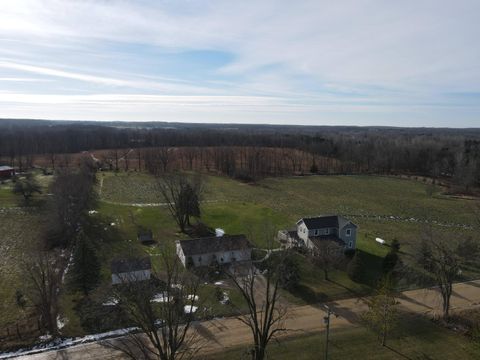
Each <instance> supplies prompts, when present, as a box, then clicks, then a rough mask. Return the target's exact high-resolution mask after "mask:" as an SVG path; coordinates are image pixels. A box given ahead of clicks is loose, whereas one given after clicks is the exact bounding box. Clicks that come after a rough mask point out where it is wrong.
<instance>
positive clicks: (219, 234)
mask: <svg viewBox="0 0 480 360" xmlns="http://www.w3.org/2000/svg"><path fill="white" fill-rule="evenodd" d="M223 235H225V230H223V229H220V228H216V229H215V236H216V237H222V236H223Z"/></svg>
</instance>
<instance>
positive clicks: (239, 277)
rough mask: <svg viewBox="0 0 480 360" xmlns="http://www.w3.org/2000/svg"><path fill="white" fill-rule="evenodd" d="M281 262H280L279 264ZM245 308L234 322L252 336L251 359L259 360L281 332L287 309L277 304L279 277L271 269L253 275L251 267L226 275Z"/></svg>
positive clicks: (278, 302)
mask: <svg viewBox="0 0 480 360" xmlns="http://www.w3.org/2000/svg"><path fill="white" fill-rule="evenodd" d="M280 263H281V262H280ZM227 274H228V276H229V277H230V278H231V280H232V281H233V283H234V285H235V287H236V288H237V289H238V290H239V291H240V293H241V295H242V297H243V299H244V300H245V302H246V303H247V305H248V313H247V314H245V315H240V316H239V317H238V319H239V320H240V321H241V322H243V323H244V324H245V325H247V326H248V327H249V328H250V330H251V333H252V336H253V348H252V350H251V358H252V359H253V360H263V359H265V357H266V351H267V346H268V344H269V342H270V341H271V340H272V339H274V338H275V336H276V335H277V334H278V333H280V332H284V331H286V330H287V329H286V328H285V319H286V317H287V307H286V306H284V305H282V304H281V303H280V299H279V298H280V294H279V285H280V284H279V277H278V276H276V271H275V269H270V270H267V271H266V272H264V274H263V275H259V274H256V270H255V268H254V267H253V266H252V267H249V268H248V269H245V268H243V269H241V270H235V269H231V270H229V271H228V272H227Z"/></svg>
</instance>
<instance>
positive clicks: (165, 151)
mask: <svg viewBox="0 0 480 360" xmlns="http://www.w3.org/2000/svg"><path fill="white" fill-rule="evenodd" d="M156 155H157V157H158V160H159V161H160V163H161V164H162V170H163V172H164V173H166V172H167V170H168V164H170V162H171V161H172V157H173V149H171V148H169V147H166V146H163V147H160V148H158V150H157V154H156Z"/></svg>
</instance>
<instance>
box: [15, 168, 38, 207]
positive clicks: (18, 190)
mask: <svg viewBox="0 0 480 360" xmlns="http://www.w3.org/2000/svg"><path fill="white" fill-rule="evenodd" d="M12 191H13V193H14V194H22V195H23V198H24V200H25V202H28V201H29V200H30V198H31V197H32V196H33V194H34V193H38V194H41V193H42V187H41V186H40V184H39V183H38V182H37V179H35V177H34V176H33V175H32V174H27V176H26V177H25V178H24V179H21V178H19V179H17V180H16V181H15V185H14V186H13V189H12Z"/></svg>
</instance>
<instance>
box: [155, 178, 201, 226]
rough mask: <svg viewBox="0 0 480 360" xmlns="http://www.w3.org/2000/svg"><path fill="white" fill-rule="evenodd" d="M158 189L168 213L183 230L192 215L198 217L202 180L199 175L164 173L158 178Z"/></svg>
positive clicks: (199, 213) (188, 223)
mask: <svg viewBox="0 0 480 360" xmlns="http://www.w3.org/2000/svg"><path fill="white" fill-rule="evenodd" d="M157 184H158V189H159V192H160V193H161V194H162V196H163V198H164V199H165V201H166V203H167V206H168V210H169V211H170V214H171V215H172V217H173V218H174V219H175V222H176V223H177V225H178V226H179V227H180V230H181V231H182V232H185V230H186V228H187V226H190V225H191V224H190V219H191V218H192V217H195V218H200V215H201V212H200V198H201V195H202V181H201V178H200V177H199V176H195V177H193V178H188V177H187V176H184V175H182V174H171V175H165V176H162V177H160V178H158V183H157Z"/></svg>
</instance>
